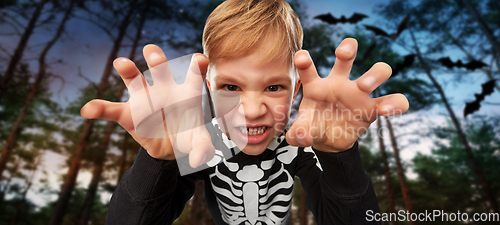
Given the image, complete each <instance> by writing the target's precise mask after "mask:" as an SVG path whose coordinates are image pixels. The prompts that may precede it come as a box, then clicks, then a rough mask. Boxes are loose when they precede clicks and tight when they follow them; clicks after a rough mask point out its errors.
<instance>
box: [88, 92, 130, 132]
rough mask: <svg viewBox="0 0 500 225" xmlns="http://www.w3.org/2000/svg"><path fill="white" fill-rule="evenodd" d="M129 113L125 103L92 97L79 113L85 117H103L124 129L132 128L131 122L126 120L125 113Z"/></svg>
mask: <svg viewBox="0 0 500 225" xmlns="http://www.w3.org/2000/svg"><path fill="white" fill-rule="evenodd" d="M126 113H129V114H130V109H129V106H128V104H127V103H123V102H109V101H105V100H101V99H94V100H92V101H90V102H87V104H85V105H84V106H83V107H82V109H81V110H80V114H81V115H82V117H84V118H86V119H104V120H109V121H115V122H118V123H119V124H120V125H121V126H122V127H123V128H125V129H126V130H130V129H131V128H133V124H129V123H127V122H126V121H127V120H126V118H125V116H124V115H125V114H126Z"/></svg>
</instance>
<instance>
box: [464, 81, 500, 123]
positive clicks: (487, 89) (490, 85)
mask: <svg viewBox="0 0 500 225" xmlns="http://www.w3.org/2000/svg"><path fill="white" fill-rule="evenodd" d="M496 81H497V80H496V79H493V80H490V81H488V82H486V83H484V84H481V87H482V89H483V90H482V92H481V94H474V96H475V97H476V100H474V101H472V102H466V103H465V108H464V117H466V116H467V115H469V114H472V113H474V112H475V111H478V110H479V108H481V101H483V100H484V97H485V96H486V95H491V93H493V91H494V87H495V82H496Z"/></svg>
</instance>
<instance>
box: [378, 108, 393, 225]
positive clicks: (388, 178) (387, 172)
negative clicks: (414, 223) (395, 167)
mask: <svg viewBox="0 0 500 225" xmlns="http://www.w3.org/2000/svg"><path fill="white" fill-rule="evenodd" d="M381 120H382V117H380V116H378V118H377V136H378V143H379V148H380V154H381V156H382V161H383V163H384V175H385V186H386V188H387V202H388V203H389V213H396V209H395V206H394V190H393V189H392V181H391V170H390V169H389V162H388V161H387V154H386V152H385V145H384V137H383V134H382V121H381ZM391 224H393V225H394V224H397V222H396V221H391Z"/></svg>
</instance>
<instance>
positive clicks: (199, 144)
mask: <svg viewBox="0 0 500 225" xmlns="http://www.w3.org/2000/svg"><path fill="white" fill-rule="evenodd" d="M214 155H215V147H214V146H213V144H212V141H211V140H210V138H200V139H198V140H197V141H196V143H194V144H193V150H192V151H191V152H190V153H189V165H190V166H191V167H192V168H196V167H198V166H200V165H202V164H204V163H207V162H210V160H212V158H213V157H214Z"/></svg>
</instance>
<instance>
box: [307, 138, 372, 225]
mask: <svg viewBox="0 0 500 225" xmlns="http://www.w3.org/2000/svg"><path fill="white" fill-rule="evenodd" d="M313 150H314V153H315V156H314V154H312V152H302V156H300V157H299V161H298V162H297V163H298V167H297V168H298V171H297V175H298V176H299V178H300V180H301V184H302V186H303V187H304V189H305V191H306V193H307V200H306V207H307V208H308V209H309V210H311V211H312V212H313V214H314V216H315V218H316V221H317V223H318V224H319V225H322V224H336V225H339V224H355V225H361V224H380V222H378V221H369V220H371V219H370V217H368V215H373V214H374V213H380V209H379V205H378V202H377V197H376V196H375V190H374V189H373V185H372V182H371V179H370V177H369V176H368V174H367V173H366V172H365V170H364V169H363V165H362V163H361V157H360V154H359V150H358V143H357V142H356V143H355V144H354V146H353V147H352V148H351V149H349V150H346V151H342V152H338V153H328V152H321V151H317V150H315V149H313ZM313 157H315V158H317V159H318V160H319V162H320V163H319V164H320V166H319V165H317V164H316V162H317V161H316V160H315V159H314V158H313ZM319 167H321V169H320V168H319Z"/></svg>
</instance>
